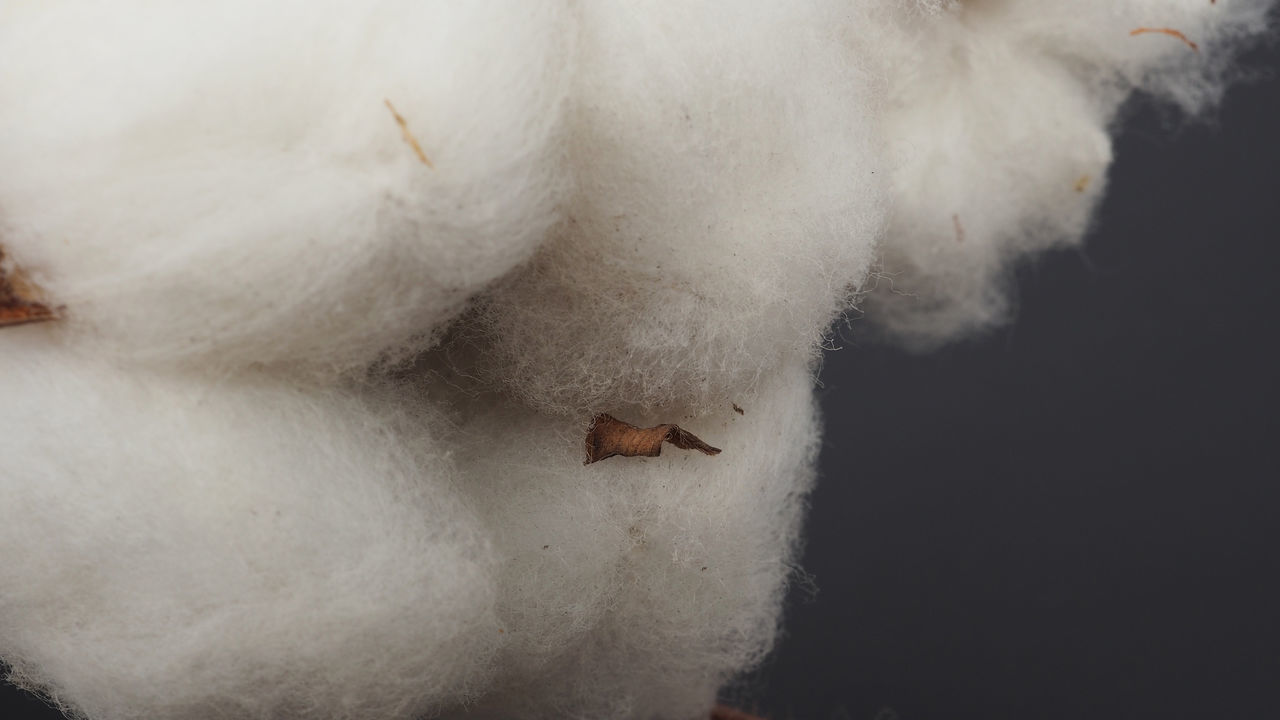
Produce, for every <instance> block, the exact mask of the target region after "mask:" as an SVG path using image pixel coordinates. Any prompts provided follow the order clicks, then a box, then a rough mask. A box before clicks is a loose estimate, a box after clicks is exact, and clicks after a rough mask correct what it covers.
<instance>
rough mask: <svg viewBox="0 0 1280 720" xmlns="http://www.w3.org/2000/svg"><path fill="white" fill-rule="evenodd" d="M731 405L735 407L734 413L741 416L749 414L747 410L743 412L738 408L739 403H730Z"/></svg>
mask: <svg viewBox="0 0 1280 720" xmlns="http://www.w3.org/2000/svg"><path fill="white" fill-rule="evenodd" d="M729 404H730V405H732V406H733V411H734V412H736V413H738V414H739V415H746V414H747V413H746V411H745V410H743V409H742V408H740V407H738V403H729Z"/></svg>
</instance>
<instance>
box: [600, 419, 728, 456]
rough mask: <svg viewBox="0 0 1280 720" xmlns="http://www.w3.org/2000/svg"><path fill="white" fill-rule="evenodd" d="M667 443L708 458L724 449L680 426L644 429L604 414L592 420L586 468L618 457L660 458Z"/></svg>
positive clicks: (666, 425) (669, 425) (668, 425)
mask: <svg viewBox="0 0 1280 720" xmlns="http://www.w3.org/2000/svg"><path fill="white" fill-rule="evenodd" d="M664 442H668V443H671V444H672V445H675V446H676V447H678V448H680V449H682V450H698V451H701V452H703V453H706V454H707V455H719V454H720V448H714V447H711V446H710V445H708V444H706V443H705V442H703V441H702V439H701V438H699V437H698V436H697V435H694V434H693V433H691V432H689V431H688V430H683V429H681V428H680V426H679V425H672V424H669V423H667V424H663V425H655V426H653V427H650V428H640V427H636V426H635V425H632V424H631V423H625V422H623V421H621V420H619V419H617V418H615V417H613V416H612V415H609V414H600V415H597V416H596V417H595V420H593V421H591V429H589V430H587V459H586V461H585V462H583V465H590V464H591V463H593V462H596V461H598V460H604V459H605V458H611V457H613V456H614V455H621V456H623V457H657V456H659V455H661V454H662V443H664Z"/></svg>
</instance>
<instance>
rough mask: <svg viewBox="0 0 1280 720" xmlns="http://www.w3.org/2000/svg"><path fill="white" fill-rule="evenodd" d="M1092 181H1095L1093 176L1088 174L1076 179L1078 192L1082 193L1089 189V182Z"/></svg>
mask: <svg viewBox="0 0 1280 720" xmlns="http://www.w3.org/2000/svg"><path fill="white" fill-rule="evenodd" d="M1092 181H1093V178H1092V177H1089V176H1088V175H1081V176H1080V179H1079V180H1076V192H1078V193H1082V192H1084V191H1085V190H1088V189H1089V183H1090V182H1092Z"/></svg>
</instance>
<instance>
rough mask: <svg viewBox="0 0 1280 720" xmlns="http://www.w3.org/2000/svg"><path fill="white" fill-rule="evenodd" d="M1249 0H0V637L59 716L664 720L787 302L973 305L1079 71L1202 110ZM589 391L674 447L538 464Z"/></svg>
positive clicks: (1081, 94) (787, 401) (683, 710)
mask: <svg viewBox="0 0 1280 720" xmlns="http://www.w3.org/2000/svg"><path fill="white" fill-rule="evenodd" d="M1266 7H1267V5H1266V3H1263V2H1261V0H1235V1H1232V0H1219V2H1217V3H1207V2H1199V0H1197V1H1196V2H1194V3H1193V2H1191V0H1186V1H1185V2H1183V1H1182V0H1167V1H1161V2H1157V1H1156V0H1124V1H1121V0H1112V1H1111V2H1104V0H1088V1H1087V2H1077V3H1067V4H1058V5H1053V4H1049V3H1041V2H1033V1H1032V0H970V1H968V2H956V1H954V0H952V1H948V0H918V1H911V0H900V1H895V2H890V1H889V0H858V1H850V0H840V1H839V2H837V1H836V0H806V1H797V2H788V3H778V2H759V3H754V2H733V3H730V2H727V1H720V0H715V1H712V2H706V3H694V4H691V3H685V2H676V1H675V0H629V1H623V0H598V1H592V2H570V1H568V0H562V1H559V2H553V1H552V0H545V1H542V0H536V1H530V0H519V1H517V0H476V1H475V2H467V3H451V2H445V1H444V0H430V1H426V2H413V3H410V2H367V3H337V2H333V3H329V2H322V3H315V2H311V3H305V4H304V3H302V2H299V1H297V0H279V1H276V2H268V3H261V2H257V3H249V2H247V1H245V0H229V1H228V2H220V3H196V2H184V1H181V0H179V1H177V2H167V3H154V2H146V1H144V0H116V1H115V2H113V3H90V2H78V1H76V0H53V1H48V2H36V1H35V0H30V1H25V0H21V1H15V2H7V3H4V4H2V5H0V131H2V132H0V166H2V167H3V168H4V172H3V173H0V247H3V249H4V251H5V258H6V260H5V263H6V270H7V271H8V270H11V269H12V268H15V267H18V268H21V269H22V271H23V272H24V273H25V275H26V279H27V280H29V281H34V282H35V283H36V284H38V285H39V286H41V287H42V288H43V290H44V293H45V295H46V299H47V300H48V301H49V302H50V303H51V304H53V305H54V306H56V307H58V308H60V312H61V313H62V316H63V319H62V320H60V321H57V322H53V323H45V324H40V325H30V326H25V327H6V328H0V397H4V398H5V400H6V402H5V404H4V410H3V412H0V458H4V462H3V463H0V498H3V500H2V501H0V557H4V558H5V561H4V562H3V563H0V658H2V659H3V661H4V662H5V663H6V664H7V665H8V666H9V668H10V670H11V678H12V679H13V680H14V681H16V682H18V683H20V684H22V685H23V686H25V687H28V688H30V689H33V690H35V691H37V692H41V693H43V694H45V695H46V696H48V697H50V698H52V699H54V700H55V701H56V702H57V703H58V704H59V706H60V707H63V708H64V709H66V710H68V711H69V712H72V713H75V714H78V715H80V716H84V717H87V718H90V719H91V720H141V719H142V718H147V719H149V720H150V719H160V720H203V719H204V718H209V717H217V718H226V719H229V720H240V719H250V718H253V719H266V718H271V719H273V720H275V719H283V718H307V719H316V720H321V719H327V718H335V719H336V718H341V719H343V720H366V719H367V720H375V719H376V720H413V719H416V718H419V717H428V716H430V717H443V718H450V719H455V718H465V719H467V720H474V719H476V718H481V719H484V718H494V719H497V718H503V719H506V718H535V719H541V718H547V719H550V718H556V719H557V720H558V719H560V718H590V719H591V720H600V719H606V720H624V719H631V718H635V719H640V718H643V719H649V718H662V719H664V720H694V719H695V718H705V717H706V715H707V711H708V710H709V708H710V706H711V704H712V701H713V699H714V696H715V692H716V690H717V688H718V687H720V686H721V685H722V684H723V683H724V682H726V681H727V680H729V679H730V678H732V677H733V676H734V674H735V673H737V672H740V671H742V670H744V669H747V668H749V667H751V666H752V665H753V664H754V663H756V662H758V661H759V660H760V658H761V657H763V656H764V654H765V653H767V652H768V650H769V648H770V647H771V645H772V643H773V640H774V637H775V634H776V632H777V630H778V627H777V623H778V617H779V605H780V601H781V598H782V596H783V593H784V591H785V587H786V582H787V579H788V577H789V576H790V574H791V573H792V570H793V568H794V562H795V557H796V552H797V544H798V543H797V539H798V536H799V525H800V521H801V515H802V510H803V506H804V502H805V496H806V493H807V491H808V490H809V488H810V486H811V483H812V480H813V473H814V456H815V454H816V449H817V447H818V441H819V434H820V428H819V423H818V421H817V418H816V417H815V408H814V401H813V396H812V379H813V373H814V369H815V366H816V361H817V352H818V351H817V349H818V348H819V347H820V346H821V344H822V343H823V338H824V333H825V332H826V330H827V326H828V324H829V323H830V322H831V320H832V319H833V318H835V317H837V316H838V315H839V314H840V313H841V312H842V311H846V310H848V309H849V308H851V307H852V306H851V303H852V302H853V301H854V300H855V299H856V298H857V297H859V296H864V295H867V294H868V293H869V296H868V299H867V301H866V303H865V304H864V306H863V309H864V310H865V312H866V313H867V314H868V315H869V316H870V317H872V318H873V319H878V320H879V321H880V322H881V323H882V324H883V325H884V326H886V327H888V328H890V329H892V330H893V331H895V332H896V333H898V334H899V335H900V336H902V337H904V338H906V339H907V341H908V342H909V343H912V344H914V345H921V346H922V345H928V344H932V343H936V342H939V341H940V340H942V339H944V338H947V337H952V336H955V335H957V334H959V333H963V332H965V331H972V330H974V329H978V328H982V327H986V326H988V325H990V324H991V323H992V322H995V321H996V319H997V318H998V317H999V316H1000V313H1001V311H1002V309H1003V307H1004V305H1003V302H1004V301H1003V300H1002V297H1003V296H1002V294H1001V291H1000V282H999V281H1000V277H1001V275H1002V273H1003V271H1004V268H1006V267H1007V265H1008V264H1009V263H1010V262H1012V260H1013V259H1014V258H1015V257H1016V256H1017V255H1019V254H1023V253H1026V252H1029V251H1035V250H1039V249H1043V248H1047V247H1051V246H1054V245H1059V244H1062V243H1066V242H1072V241H1075V240H1078V238H1079V236H1080V234H1081V233H1082V231H1083V229H1084V227H1085V226H1086V224H1087V222H1088V218H1089V213H1090V212H1091V207H1092V205H1093V204H1094V203H1095V202H1096V199H1097V197H1098V195H1099V194H1100V192H1101V190H1102V188H1103V186H1104V181H1105V172H1106V166H1107V164H1108V162H1109V160H1110V148H1109V140H1108V136H1107V130H1108V125H1109V123H1111V122H1112V119H1113V116H1114V113H1115V110H1116V108H1117V107H1118V106H1119V104H1120V103H1121V102H1122V101H1123V98H1124V97H1125V96H1126V94H1128V93H1130V92H1131V91H1132V90H1134V89H1135V88H1140V89H1144V90H1148V91H1152V92H1157V93H1159V94H1161V95H1162V96H1164V97H1167V98H1171V99H1173V100H1174V101H1176V102H1177V103H1179V104H1181V105H1182V106H1183V107H1186V108H1188V109H1191V110H1196V109H1198V108H1200V107H1202V106H1203V105H1204V104H1205V103H1207V102H1209V101H1211V100H1212V99H1213V98H1214V97H1215V96H1216V94H1217V93H1218V92H1219V90H1220V88H1221V80H1222V78H1223V77H1225V76H1226V74H1227V72H1226V71H1227V68H1228V60H1229V53H1228V52H1227V51H1229V50H1230V49H1231V48H1232V46H1234V45H1238V44H1239V43H1238V40H1239V38H1241V37H1243V36H1244V35H1246V34H1248V33H1250V32H1255V31H1259V30H1261V28H1262V25H1263V24H1264V22H1263V21H1264V19H1265V10H1266ZM1141 26H1153V27H1171V28H1176V29H1178V30H1181V31H1183V32H1185V33H1187V35H1188V36H1189V37H1190V38H1192V39H1194V40H1195V41H1196V42H1198V43H1199V46H1200V50H1201V51H1200V52H1198V53H1197V52H1193V51H1191V49H1190V48H1188V47H1187V46H1186V45H1185V44H1183V43H1182V42H1181V41H1179V40H1178V39H1177V38H1174V37H1170V36H1168V35H1139V36H1136V37H1133V36H1130V35H1129V31H1130V30H1132V29H1134V28H1136V27H1141ZM388 101H390V105H388ZM402 123H403V124H402ZM415 143H416V145H417V147H415ZM419 151H420V152H421V156H420V155H419ZM1086 177H1087V178H1089V179H1088V180H1087V181H1084V182H1082V178H1086ZM1077 188H1079V190H1077ZM877 268H878V271H876V272H873V269H877ZM873 286H877V287H878V290H876V291H874V292H873V291H872V287H873ZM890 286H892V288H893V289H894V290H897V291H898V292H896V293H895V292H889V291H888V290H889V288H890ZM7 292H8V291H7V289H6V293H7ZM5 300H6V298H5V297H0V302H3V301H5ZM859 327H865V325H864V326H859ZM600 412H609V413H612V414H615V415H616V416H617V417H618V418H619V419H622V420H625V421H628V422H632V423H635V424H637V425H640V426H648V425H656V424H660V423H679V424H680V426H681V427H683V428H684V429H685V430H687V431H689V432H692V433H695V434H697V435H698V436H700V437H701V438H702V439H704V440H705V441H706V442H708V443H710V444H712V445H715V446H717V447H719V448H721V449H722V452H721V453H720V454H719V455H716V456H714V457H711V456H706V455H702V454H699V453H694V452H687V451H682V450H679V449H677V448H674V447H671V446H667V447H666V449H665V450H664V451H663V453H662V455H661V456H660V457H656V458H635V457H614V458H610V459H608V460H605V461H601V462H597V463H594V464H590V465H584V464H583V460H584V457H583V449H584V448H583V444H584V438H585V435H586V433H587V431H588V427H589V426H590V423H591V420H592V417H593V416H594V415H595V414H596V413H600Z"/></svg>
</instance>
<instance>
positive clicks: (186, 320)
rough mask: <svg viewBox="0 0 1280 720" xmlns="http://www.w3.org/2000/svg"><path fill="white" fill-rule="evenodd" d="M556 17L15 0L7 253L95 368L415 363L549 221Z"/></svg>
mask: <svg viewBox="0 0 1280 720" xmlns="http://www.w3.org/2000/svg"><path fill="white" fill-rule="evenodd" d="M564 5H565V4H564V3H561V2H553V1H550V0H548V1H545V2H544V1H541V0H538V1H535V2H527V1H525V0H486V1H482V2H468V3H449V2H407V1H390V2H376V3H321V4H317V3H314V2H301V1H296V0H289V1H286V2H273V3H268V4H263V3H258V2H247V1H246V0H237V1H233V2H218V3H206V2H173V3H160V4H156V3H149V2H147V3H144V2H114V3H110V4H102V3H91V2H74V1H69V0H68V1H62V2H50V3H18V4H12V3H6V4H5V6H4V7H3V8H0V67H3V68H5V70H4V72H2V73H0V137H3V141H2V142H0V166H3V167H4V169H5V172H4V174H3V176H2V177H0V210H2V216H0V229H2V235H0V239H2V241H3V243H4V244H5V247H6V249H7V251H8V253H9V255H10V256H11V257H13V258H15V259H16V260H17V261H18V262H20V263H22V264H23V266H24V267H25V268H26V269H27V271H28V272H29V273H30V274H31V275H32V276H33V277H34V278H36V279H37V280H39V281H40V282H41V283H42V284H43V285H44V286H45V288H46V290H47V291H48V293H49V295H50V296H51V297H54V298H56V299H57V301H58V302H59V303H61V304H63V305H65V306H66V316H67V319H68V322H67V332H68V335H69V336H75V337H81V336H89V335H94V336H95V337H96V341H97V342H98V344H99V345H100V348H99V349H100V351H101V352H104V353H107V354H110V355H116V356H129V357H137V358H143V359H146V360H152V361H170V360H180V361H183V362H184V363H186V364H188V365H195V364H198V365H200V366H201V367H203V368H206V369H208V368H210V367H213V366H222V367H225V368H228V369H233V368H235V367H238V366H245V365H248V364H251V363H266V364H293V365H296V366H301V367H305V368H306V369H307V370H308V371H310V372H313V373H315V372H320V373H323V374H328V373H333V372H341V371H344V370H349V369H353V368H359V367H362V366H366V365H368V364H370V363H372V362H373V361H375V360H376V359H378V358H380V357H382V356H384V355H388V354H389V355H390V356H392V357H393V358H394V357H398V356H404V355H407V354H408V353H410V352H412V351H415V350H419V349H421V348H422V347H425V346H426V345H428V344H429V343H430V342H431V340H432V337H433V334H434V333H436V332H438V331H439V330H440V328H441V327H442V326H443V325H444V324H445V323H446V322H447V321H448V320H449V319H450V318H452V317H453V316H454V315H455V314H456V313H458V312H459V311H460V310H462V309H463V308H464V307H465V306H466V303H467V301H468V298H469V297H470V296H471V295H472V294H474V293H475V292H476V291H478V290H480V289H482V288H483V287H485V286H486V285H487V284H488V283H490V282H491V281H492V280H494V279H495V278H497V277H499V276H500V275H502V274H504V273H506V272H507V271H508V270H510V269H511V268H512V267H514V266H516V265H517V264H519V263H520V262H522V261H524V260H525V259H526V258H527V257H528V256H529V255H530V254H531V253H532V252H533V250H534V249H535V248H536V247H537V245H538V244H539V243H540V242H541V240H542V238H543V235H544V233H545V231H546V230H547V228H548V227H549V226H550V225H551V224H552V223H553V222H554V221H555V219H556V218H557V217H558V210H557V204H558V203H559V202H560V200H561V196H562V195H563V193H564V191H565V188H566V187H567V183H568V180H567V178H566V176H565V174H564V171H563V164H562V163H560V162H559V158H560V156H561V155H562V153H563V138H562V136H561V134H560V132H559V128H560V127H561V125H562V118H561V116H562V109H563V105H564V101H565V96H566V93H567V90H568V78H569V74H570V71H571V60H572V54H573V45H574V37H575V30H574V22H573V19H572V18H571V17H570V14H569V12H568V10H567V9H566V8H565V7H564ZM387 101H390V103H391V104H392V105H391V107H393V108H394V110H395V111H396V112H398V113H399V115H400V117H401V118H403V120H404V121H405V124H406V127H407V130H408V133H409V134H410V135H411V136H412V137H413V138H414V140H415V141H417V142H418V143H419V144H420V147H421V150H422V151H423V154H424V157H425V160H426V161H429V162H430V163H431V166H428V165H427V164H425V162H424V161H423V160H422V159H420V158H419V157H418V154H417V152H416V151H415V149H414V148H413V147H412V146H411V144H410V143H409V141H408V139H407V138H406V137H405V136H404V134H403V133H402V130H401V128H400V126H399V125H398V123H397V119H396V116H395V115H394V114H393V112H392V110H391V108H390V107H388V105H387Z"/></svg>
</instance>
